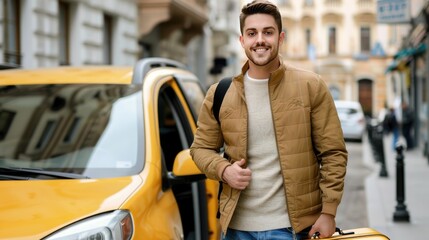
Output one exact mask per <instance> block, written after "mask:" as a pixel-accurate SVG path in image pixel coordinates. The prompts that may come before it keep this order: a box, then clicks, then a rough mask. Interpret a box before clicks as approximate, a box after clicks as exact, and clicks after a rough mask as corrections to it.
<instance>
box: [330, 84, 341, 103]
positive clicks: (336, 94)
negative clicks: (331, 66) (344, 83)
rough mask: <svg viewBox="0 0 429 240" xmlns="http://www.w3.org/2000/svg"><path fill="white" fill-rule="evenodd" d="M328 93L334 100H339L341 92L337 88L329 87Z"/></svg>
mask: <svg viewBox="0 0 429 240" xmlns="http://www.w3.org/2000/svg"><path fill="white" fill-rule="evenodd" d="M329 91H330V92H331V95H332V98H333V99H334V100H340V97H341V92H340V89H339V88H338V87H337V86H329Z"/></svg>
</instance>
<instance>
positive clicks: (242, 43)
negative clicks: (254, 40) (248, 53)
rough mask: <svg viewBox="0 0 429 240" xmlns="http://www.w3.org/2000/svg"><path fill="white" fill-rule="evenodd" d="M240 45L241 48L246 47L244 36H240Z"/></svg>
mask: <svg viewBox="0 0 429 240" xmlns="http://www.w3.org/2000/svg"><path fill="white" fill-rule="evenodd" d="M240 43H241V46H242V47H244V38H243V35H240Z"/></svg>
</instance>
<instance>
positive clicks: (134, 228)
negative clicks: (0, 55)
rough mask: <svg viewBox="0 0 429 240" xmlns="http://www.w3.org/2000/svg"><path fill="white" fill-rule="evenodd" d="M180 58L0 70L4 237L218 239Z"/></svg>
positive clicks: (190, 79) (212, 193)
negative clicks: (196, 159)
mask: <svg viewBox="0 0 429 240" xmlns="http://www.w3.org/2000/svg"><path fill="white" fill-rule="evenodd" d="M204 94H205V92H204V90H203V88H202V87H201V85H200V81H198V79H197V78H196V77H195V75H194V74H192V73H191V72H190V71H189V70H187V69H186V67H185V66H184V65H182V64H180V63H178V62H175V61H172V60H169V59H163V58H147V59H142V60H140V61H139V62H138V63H136V65H135V66H134V67H114V66H86V67H57V68H44V69H34V70H23V69H21V70H4V71H0V193H1V197H0V239H8V240H14V239H15V240H17V239H20V240H21V239H44V240H52V239H70V240H72V239H88V240H89V239H96V240H98V239H100V240H101V239H115V240H116V239H121V240H123V239H124V240H125V239H219V237H220V231H219V227H218V222H217V219H216V212H217V182H214V181H212V180H207V179H206V178H205V176H204V175H202V174H201V173H200V171H199V170H198V169H197V167H196V166H195V165H194V163H193V161H192V159H191V157H190V155H189V147H190V145H191V143H192V141H193V134H194V132H195V130H196V119H197V114H198V111H199V108H200V106H201V104H202V101H203V99H204Z"/></svg>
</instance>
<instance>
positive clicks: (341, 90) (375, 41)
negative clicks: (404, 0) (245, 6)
mask: <svg viewBox="0 0 429 240" xmlns="http://www.w3.org/2000/svg"><path fill="white" fill-rule="evenodd" d="M276 2H277V4H278V6H279V8H280V10H281V12H282V16H283V28H284V29H283V30H284V31H285V32H286V40H285V44H284V45H283V49H281V54H282V55H283V56H284V57H285V58H286V60H287V62H288V63H290V64H293V65H296V66H297V67H301V68H304V69H308V70H311V71H314V72H316V73H318V74H320V75H321V76H322V77H323V79H324V80H325V81H326V82H327V84H328V86H329V88H330V90H331V93H332V96H333V97H334V99H339V100H354V101H359V102H360V103H361V105H362V107H363V110H364V112H365V114H366V116H368V117H375V116H377V114H378V113H379V112H380V110H381V109H383V108H385V107H386V104H387V102H386V101H387V93H386V75H385V69H386V67H387V65H388V64H389V63H390V61H391V57H392V55H393V53H394V52H395V50H396V49H398V47H399V45H400V36H401V31H403V30H401V29H399V28H397V27H396V28H395V27H392V26H389V25H386V24H378V23H377V13H376V10H377V9H376V6H377V2H376V0H347V1H346V0H295V1H285V0H278V1H276Z"/></svg>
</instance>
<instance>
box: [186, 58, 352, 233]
mask: <svg viewBox="0 0 429 240" xmlns="http://www.w3.org/2000/svg"><path fill="white" fill-rule="evenodd" d="M280 61H281V65H280V67H279V68H278V69H277V70H276V71H274V72H272V73H271V76H270V79H269V93H270V99H271V108H272V114H273V121H274V130H275V134H276V138H277V149H278V152H279V157H280V165H281V170H282V174H283V178H284V190H285V193H286V199H287V200H285V203H286V204H287V208H288V213H289V218H290V221H291V224H292V227H293V229H294V230H295V232H300V231H301V230H303V229H305V228H306V227H308V226H310V225H312V224H314V222H315V221H316V220H317V218H318V217H319V215H320V214H321V213H327V214H331V215H334V216H335V215H336V211H337V207H338V205H339V203H340V201H341V197H342V193H343V187H344V177H345V174H346V165H347V150H346V147H345V143H344V140H343V135H342V130H341V125H340V121H339V119H338V115H337V112H336V108H335V105H334V102H333V100H332V97H331V95H330V93H329V90H328V88H327V86H326V84H325V83H324V81H323V80H322V79H321V77H320V76H319V75H317V74H314V73H311V72H308V71H305V70H300V69H297V68H293V67H291V66H286V65H284V64H283V61H282V60H281V59H280ZM247 69H248V63H246V64H245V65H244V66H243V69H242V73H241V74H240V75H239V76H237V77H235V78H234V79H233V82H232V84H231V86H230V88H229V89H228V91H227V93H226V95H225V98H224V100H223V103H222V106H221V109H220V114H219V118H220V122H221V127H219V125H218V123H217V121H216V119H215V117H214V115H213V113H212V105H213V96H214V91H215V89H216V86H217V84H214V85H213V86H211V87H210V88H209V90H208V92H207V95H206V98H205V100H204V103H203V106H202V108H201V112H200V115H199V119H198V130H197V132H196V135H195V139H194V142H193V144H192V146H191V154H192V157H193V159H194V161H195V163H196V164H197V166H198V167H199V168H200V170H201V171H202V172H204V173H205V174H206V176H207V177H208V178H210V179H215V180H218V181H221V175H222V172H223V171H224V169H225V168H226V167H227V166H228V165H230V164H231V163H233V162H235V161H237V160H240V159H242V158H244V159H247V140H248V139H247V137H248V136H247V120H248V119H247V107H246V101H245V97H244V86H243V76H244V74H245V72H246V71H247ZM224 143H225V151H226V153H227V154H228V156H229V157H230V159H229V160H228V161H227V160H225V159H224V158H223V157H221V156H220V155H219V153H218V152H219V149H220V148H221V147H222V146H223V145H224ZM239 197H240V191H239V190H236V189H232V188H231V187H229V186H228V184H226V183H224V184H223V191H222V194H221V197H220V202H219V207H220V212H221V217H220V224H221V226H222V231H223V232H224V233H226V229H227V228H228V225H229V222H230V220H231V217H232V214H233V213H234V209H235V207H236V204H237V201H238V198H239Z"/></svg>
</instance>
